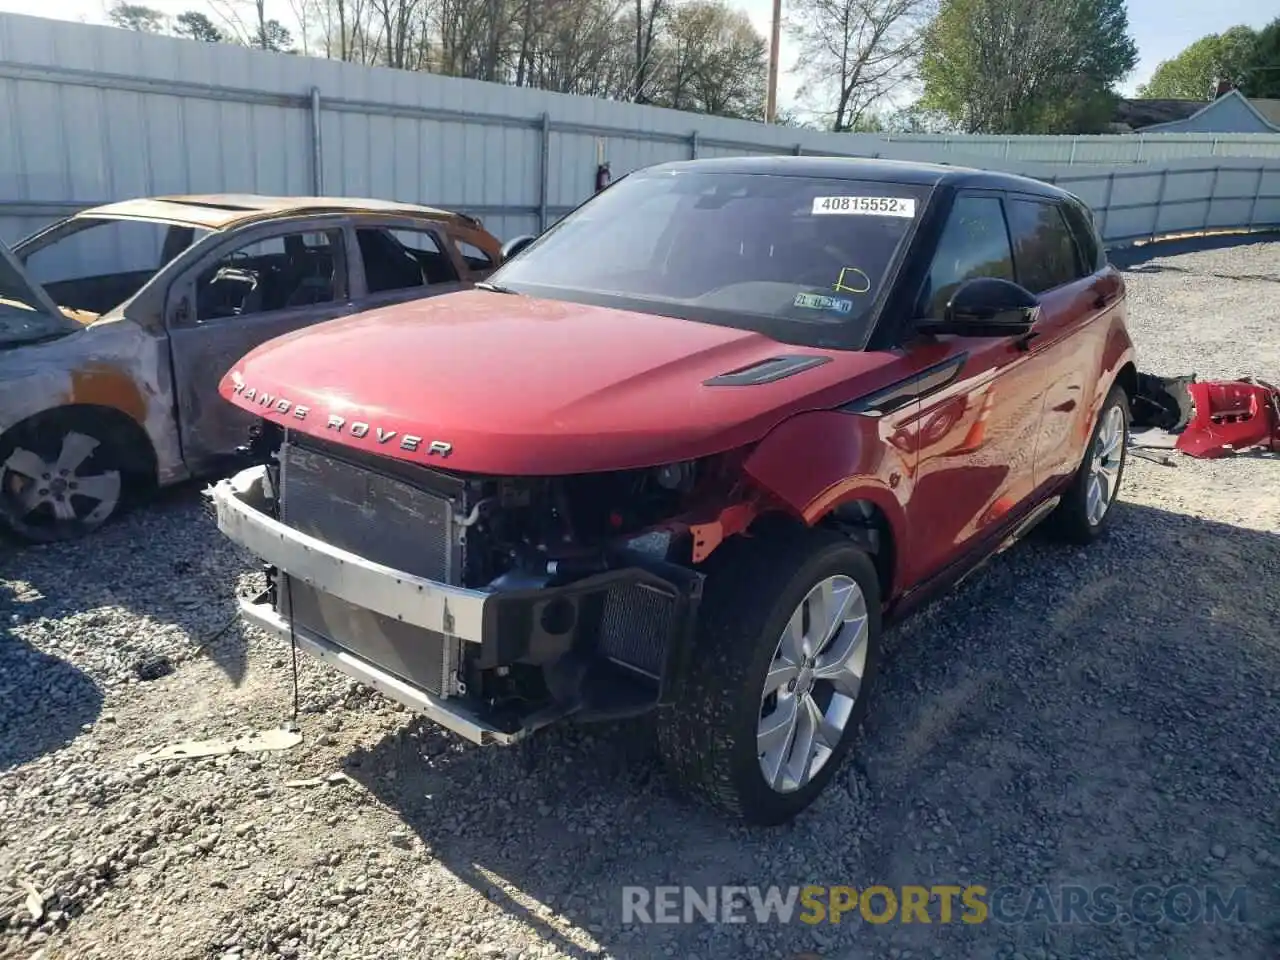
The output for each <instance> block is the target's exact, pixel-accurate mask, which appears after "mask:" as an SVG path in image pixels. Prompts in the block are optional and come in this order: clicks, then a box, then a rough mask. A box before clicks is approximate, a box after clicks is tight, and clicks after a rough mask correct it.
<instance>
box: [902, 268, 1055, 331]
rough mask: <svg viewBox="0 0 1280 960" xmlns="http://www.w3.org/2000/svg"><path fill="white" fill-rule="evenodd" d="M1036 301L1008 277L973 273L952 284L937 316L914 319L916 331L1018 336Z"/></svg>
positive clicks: (1034, 312)
mask: <svg viewBox="0 0 1280 960" xmlns="http://www.w3.org/2000/svg"><path fill="white" fill-rule="evenodd" d="M1039 311H1040V301H1039V299H1038V298H1037V297H1036V295H1035V294H1034V293H1032V292H1031V291H1030V290H1028V289H1027V288H1026V287H1023V286H1019V285H1018V284H1016V283H1014V282H1013V281H1012V280H997V279H996V278H995V277H977V278H975V279H973V280H966V281H965V282H964V283H962V284H960V286H959V287H957V288H956V291H955V293H953V294H952V295H951V299H950V300H949V301H948V302H947V308H946V310H945V311H944V313H943V318H942V319H941V320H931V319H930V320H917V321H916V330H917V331H919V332H920V333H932V334H938V333H951V334H956V335H957V336H962V337H1019V336H1022V335H1024V334H1026V333H1029V332H1030V330H1031V327H1032V325H1033V324H1034V323H1035V322H1036V316H1037V315H1038V313H1039Z"/></svg>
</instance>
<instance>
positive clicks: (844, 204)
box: [813, 197, 916, 219]
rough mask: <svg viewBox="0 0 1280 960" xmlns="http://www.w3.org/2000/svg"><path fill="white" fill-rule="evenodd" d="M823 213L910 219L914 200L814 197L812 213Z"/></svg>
mask: <svg viewBox="0 0 1280 960" xmlns="http://www.w3.org/2000/svg"><path fill="white" fill-rule="evenodd" d="M823 214H835V215H840V214H843V215H845V216H855V217H856V216H862V217H906V218H907V219H911V218H912V217H914V216H915V215H916V201H915V199H914V198H913V197H814V198H813V215H814V216H821V215H823Z"/></svg>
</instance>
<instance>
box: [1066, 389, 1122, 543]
mask: <svg viewBox="0 0 1280 960" xmlns="http://www.w3.org/2000/svg"><path fill="white" fill-rule="evenodd" d="M1128 450H1129V398H1128V395H1127V394H1126V393H1125V392H1124V388H1123V387H1121V386H1120V385H1119V384H1116V385H1115V386H1113V387H1112V388H1111V392H1110V393H1108V394H1107V399H1106V400H1105V401H1104V402H1103V404H1102V409H1101V410H1100V411H1099V412H1098V422H1097V423H1096V424H1094V427H1093V433H1092V435H1091V436H1090V437H1089V446H1088V447H1087V448H1086V449H1085V455H1084V461H1083V462H1082V463H1081V464H1080V467H1079V469H1078V470H1077V471H1076V475H1075V477H1074V478H1073V479H1072V481H1071V486H1069V487H1068V488H1067V492H1066V493H1065V494H1063V496H1062V502H1061V503H1059V504H1058V506H1057V508H1056V509H1055V510H1054V511H1053V513H1052V514H1050V516H1049V518H1048V522H1047V523H1046V527H1047V528H1048V530H1049V532H1050V533H1051V534H1052V535H1054V536H1055V537H1057V538H1058V539H1059V540H1064V541H1066V542H1068V543H1076V544H1081V545H1084V544H1089V543H1092V542H1093V541H1095V540H1097V539H1098V538H1099V537H1100V536H1102V533H1103V531H1104V530H1105V529H1106V525H1107V520H1108V519H1110V517H1111V514H1112V507H1113V506H1114V505H1115V502H1116V498H1117V497H1118V496H1119V493H1120V481H1121V480H1122V479H1123V477H1124V465H1125V456H1126V454H1127V453H1128Z"/></svg>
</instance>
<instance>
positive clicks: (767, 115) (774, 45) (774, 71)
mask: <svg viewBox="0 0 1280 960" xmlns="http://www.w3.org/2000/svg"><path fill="white" fill-rule="evenodd" d="M781 35H782V0H773V25H772V27H771V29H770V33H769V90H768V92H767V93H766V94H765V101H764V122H765V123H774V122H775V121H777V119H778V41H779V38H780V37H781Z"/></svg>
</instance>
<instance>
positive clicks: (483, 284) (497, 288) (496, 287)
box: [476, 280, 519, 296]
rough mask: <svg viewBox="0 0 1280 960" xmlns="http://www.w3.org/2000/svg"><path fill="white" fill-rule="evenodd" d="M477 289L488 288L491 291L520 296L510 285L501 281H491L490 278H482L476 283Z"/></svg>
mask: <svg viewBox="0 0 1280 960" xmlns="http://www.w3.org/2000/svg"><path fill="white" fill-rule="evenodd" d="M476 289H477V290H488V291H489V292H490V293H509V294H511V295H512V296H519V294H517V293H516V292H515V291H514V290H512V289H511V288H510V287H504V286H502V284H500V283H490V282H489V281H488V280H481V281H480V282H479V283H477V284H476Z"/></svg>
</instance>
